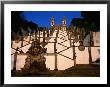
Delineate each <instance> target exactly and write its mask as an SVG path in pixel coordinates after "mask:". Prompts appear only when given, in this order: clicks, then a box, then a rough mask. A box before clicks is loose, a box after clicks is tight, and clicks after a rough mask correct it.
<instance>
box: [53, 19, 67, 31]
mask: <svg viewBox="0 0 110 87" xmlns="http://www.w3.org/2000/svg"><path fill="white" fill-rule="evenodd" d="M51 28H54V29H60V30H62V31H65V30H66V17H63V18H62V24H61V25H56V24H55V19H54V17H52V18H51Z"/></svg>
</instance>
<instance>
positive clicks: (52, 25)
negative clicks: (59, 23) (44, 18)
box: [51, 17, 55, 28]
mask: <svg viewBox="0 0 110 87" xmlns="http://www.w3.org/2000/svg"><path fill="white" fill-rule="evenodd" d="M54 26H55V19H54V17H52V18H51V28H54Z"/></svg>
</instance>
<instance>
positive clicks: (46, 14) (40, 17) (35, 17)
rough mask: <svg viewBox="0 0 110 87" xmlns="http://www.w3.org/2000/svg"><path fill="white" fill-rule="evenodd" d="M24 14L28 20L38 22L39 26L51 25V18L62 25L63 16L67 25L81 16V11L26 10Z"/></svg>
mask: <svg viewBox="0 0 110 87" xmlns="http://www.w3.org/2000/svg"><path fill="white" fill-rule="evenodd" d="M22 14H23V16H24V18H25V19H26V20H28V21H32V22H34V23H36V24H38V26H39V27H48V28H49V27H50V19H51V17H52V16H53V17H54V18H55V24H56V25H61V21H62V18H63V17H64V16H65V17H66V23H67V26H69V25H70V22H71V20H72V19H73V18H81V12H80V11H24V12H23V13H22Z"/></svg>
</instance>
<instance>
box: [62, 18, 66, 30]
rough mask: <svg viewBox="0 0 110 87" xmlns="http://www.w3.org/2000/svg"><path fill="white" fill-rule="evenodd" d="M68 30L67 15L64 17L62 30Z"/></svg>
mask: <svg viewBox="0 0 110 87" xmlns="http://www.w3.org/2000/svg"><path fill="white" fill-rule="evenodd" d="M64 30H66V17H63V19H62V31H64Z"/></svg>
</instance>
